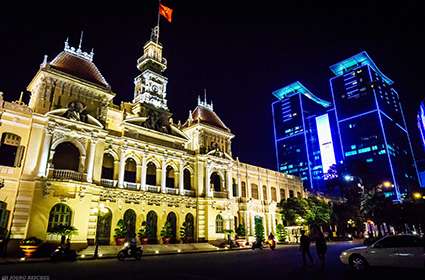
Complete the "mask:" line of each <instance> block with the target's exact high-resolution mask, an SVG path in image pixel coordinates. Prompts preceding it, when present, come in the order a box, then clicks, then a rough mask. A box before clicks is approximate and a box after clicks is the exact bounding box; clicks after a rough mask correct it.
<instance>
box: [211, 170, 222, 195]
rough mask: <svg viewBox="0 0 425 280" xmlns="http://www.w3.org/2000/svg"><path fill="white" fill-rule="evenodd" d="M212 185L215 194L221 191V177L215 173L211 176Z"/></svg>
mask: <svg viewBox="0 0 425 280" xmlns="http://www.w3.org/2000/svg"><path fill="white" fill-rule="evenodd" d="M210 184H211V187H212V188H213V190H214V191H215V192H220V191H221V177H220V175H218V173H217V172H213V173H212V174H211V176H210Z"/></svg>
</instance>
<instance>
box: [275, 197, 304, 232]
mask: <svg viewBox="0 0 425 280" xmlns="http://www.w3.org/2000/svg"><path fill="white" fill-rule="evenodd" d="M280 208H281V214H282V222H283V224H284V225H286V226H293V225H296V224H297V221H300V220H301V219H303V217H305V216H306V214H307V211H308V203H307V201H306V200H305V199H303V198H297V197H290V198H288V199H286V200H284V201H282V202H281V203H280Z"/></svg>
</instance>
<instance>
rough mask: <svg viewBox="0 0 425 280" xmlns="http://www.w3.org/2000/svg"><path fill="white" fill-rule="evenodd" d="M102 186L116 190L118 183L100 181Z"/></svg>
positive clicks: (106, 180) (109, 180) (108, 180)
mask: <svg viewBox="0 0 425 280" xmlns="http://www.w3.org/2000/svg"><path fill="white" fill-rule="evenodd" d="M100 184H101V185H102V186H104V187H107V188H115V187H116V186H117V182H116V181H114V180H111V179H103V178H102V179H100Z"/></svg>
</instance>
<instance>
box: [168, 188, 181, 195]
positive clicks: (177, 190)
mask: <svg viewBox="0 0 425 280" xmlns="http://www.w3.org/2000/svg"><path fill="white" fill-rule="evenodd" d="M165 193H168V194H179V189H175V188H165Z"/></svg>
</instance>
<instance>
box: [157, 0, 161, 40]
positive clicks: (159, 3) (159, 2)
mask: <svg viewBox="0 0 425 280" xmlns="http://www.w3.org/2000/svg"><path fill="white" fill-rule="evenodd" d="M160 5H161V0H158V21H157V23H156V28H157V29H158V34H157V36H156V44H157V45H158V41H159V20H160V18H161V14H160V13H159V10H160V9H161V7H160Z"/></svg>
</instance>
